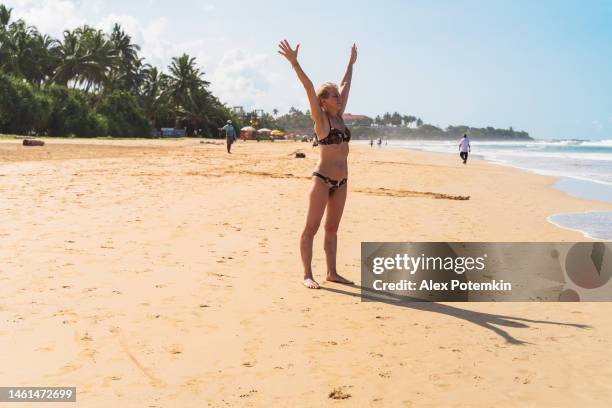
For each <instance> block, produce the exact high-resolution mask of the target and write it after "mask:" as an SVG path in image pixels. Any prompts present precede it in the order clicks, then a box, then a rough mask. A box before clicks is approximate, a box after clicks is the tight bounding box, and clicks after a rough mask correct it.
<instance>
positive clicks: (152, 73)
mask: <svg viewBox="0 0 612 408" xmlns="http://www.w3.org/2000/svg"><path fill="white" fill-rule="evenodd" d="M142 72H143V75H144V79H143V85H142V98H143V105H144V106H143V107H144V109H145V113H146V115H147V118H148V119H149V120H150V121H151V124H152V125H153V126H154V127H155V128H157V127H158V126H159V123H158V120H159V116H160V114H161V112H162V110H163V108H164V106H166V105H167V98H166V97H165V95H166V94H165V92H164V91H165V88H166V86H167V82H168V77H167V76H166V75H164V74H163V73H160V72H159V70H158V69H157V68H156V67H151V66H150V65H146V66H145V67H144V68H143V69H142Z"/></svg>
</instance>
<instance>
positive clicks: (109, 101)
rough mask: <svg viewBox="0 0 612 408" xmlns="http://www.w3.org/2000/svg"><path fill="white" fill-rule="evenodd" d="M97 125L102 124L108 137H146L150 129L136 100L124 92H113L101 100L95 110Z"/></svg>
mask: <svg viewBox="0 0 612 408" xmlns="http://www.w3.org/2000/svg"><path fill="white" fill-rule="evenodd" d="M96 111H97V113H98V114H99V115H101V116H102V118H99V117H98V123H104V125H105V126H106V127H107V132H108V134H109V135H110V136H124V137H125V136H131V137H148V136H149V135H150V134H151V127H150V125H149V121H148V120H147V118H146V116H145V113H144V111H143V110H142V109H141V108H140V106H139V105H138V102H137V101H136V98H135V97H134V96H133V95H130V94H129V93H127V92H124V91H114V92H113V93H111V94H110V95H107V96H105V97H103V98H102V100H101V101H100V103H99V105H98V107H97V109H96Z"/></svg>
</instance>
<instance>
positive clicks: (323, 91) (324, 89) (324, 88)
mask: <svg viewBox="0 0 612 408" xmlns="http://www.w3.org/2000/svg"><path fill="white" fill-rule="evenodd" d="M330 89H335V90H336V91H337V92H340V91H339V90H338V85H336V84H334V83H333V82H326V83H324V84H323V85H321V86H320V87H319V89H317V98H318V99H319V103H321V99H326V98H329V90H330Z"/></svg>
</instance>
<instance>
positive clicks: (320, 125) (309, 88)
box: [278, 40, 328, 135]
mask: <svg viewBox="0 0 612 408" xmlns="http://www.w3.org/2000/svg"><path fill="white" fill-rule="evenodd" d="M278 48H279V51H278V53H279V54H280V55H282V56H283V57H285V58H287V60H288V61H289V62H290V63H291V66H292V67H293V69H294V70H295V73H296V74H297V76H298V78H299V79H300V82H301V83H302V85H304V89H305V90H306V95H308V102H309V103H310V112H311V115H312V119H313V120H314V122H315V132H316V133H317V135H318V134H322V133H324V129H325V128H326V126H328V124H327V122H325V120H324V116H323V111H322V110H321V105H320V104H319V99H318V98H317V94H316V92H315V89H314V85H313V84H312V81H311V80H310V78H308V76H307V75H306V73H304V71H303V70H302V67H300V64H299V63H298V60H297V56H298V50H299V49H300V44H298V45H297V46H296V47H295V50H294V49H292V48H291V46H290V45H289V42H288V41H287V40H283V41H281V42H280V43H279V44H278Z"/></svg>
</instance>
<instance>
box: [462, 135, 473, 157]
mask: <svg viewBox="0 0 612 408" xmlns="http://www.w3.org/2000/svg"><path fill="white" fill-rule="evenodd" d="M471 151H472V147H471V146H470V139H469V138H468V137H467V135H463V139H461V140H460V141H459V156H460V157H461V159H462V160H463V164H467V159H468V153H469V152H471Z"/></svg>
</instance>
